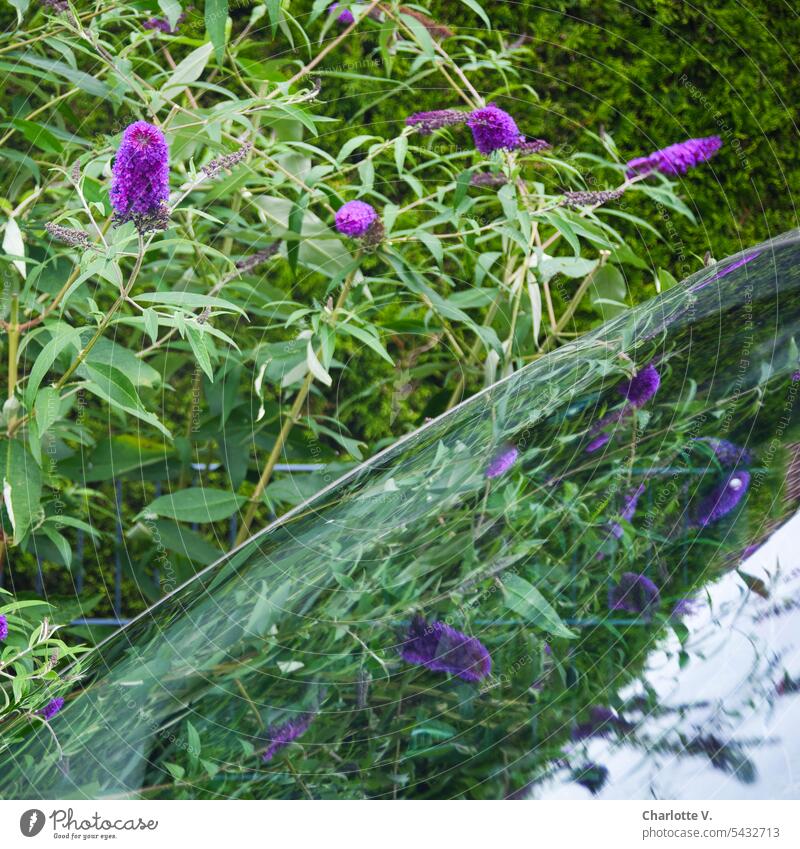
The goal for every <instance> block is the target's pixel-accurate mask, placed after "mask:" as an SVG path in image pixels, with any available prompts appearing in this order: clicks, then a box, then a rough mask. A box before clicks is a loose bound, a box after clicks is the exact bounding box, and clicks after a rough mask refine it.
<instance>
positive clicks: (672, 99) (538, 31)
mask: <svg viewBox="0 0 800 849" xmlns="http://www.w3.org/2000/svg"><path fill="white" fill-rule="evenodd" d="M548 5H550V6H551V7H552V8H550V9H546V8H543V6H542V5H541V4H538V3H528V2H521V3H485V4H484V7H485V8H486V9H487V10H489V14H490V16H491V19H492V23H493V25H494V26H495V28H496V29H497V30H498V31H499V32H501V33H508V34H511V33H513V34H514V35H527V36H530V37H531V39H532V40H531V42H530V45H529V51H526V53H527V55H526V56H524V57H523V58H522V59H521V63H520V70H521V71H522V74H521V76H522V77H523V81H524V82H527V83H529V84H530V85H532V86H533V87H534V88H535V89H536V91H537V93H538V95H539V96H540V98H541V100H540V102H538V103H533V104H532V105H530V106H528V107H527V108H526V109H525V110H521V109H520V111H521V112H522V114H521V116H520V117H521V118H522V120H521V124H523V125H524V126H525V130H526V131H527V132H528V133H529V134H531V135H542V136H544V137H546V138H548V139H550V140H551V141H553V142H554V143H568V142H569V140H570V139H572V138H574V137H575V134H576V129H577V128H580V127H585V128H587V129H592V130H595V131H596V130H597V129H598V128H599V127H601V126H602V127H605V128H606V129H607V130H608V132H610V133H611V134H612V135H613V137H614V139H615V141H616V143H617V145H618V147H619V149H620V151H621V152H622V153H623V155H625V156H629V157H633V156H637V155H639V154H643V153H647V152H649V151H650V150H653V149H655V148H658V147H663V146H665V145H668V144H671V143H673V142H676V141H679V140H681V139H684V138H688V137H692V136H705V135H711V134H718V135H720V136H721V137H722V139H723V144H724V146H723V149H722V150H721V151H720V153H719V154H718V155H717V157H716V158H715V159H714V160H713V162H712V163H710V165H709V166H705V167H704V168H703V169H702V172H697V173H695V174H692V175H690V176H689V177H688V178H687V179H686V180H685V184H684V186H685V193H686V197H687V199H688V200H690V201H691V203H692V205H693V206H694V208H695V210H696V214H697V216H698V222H699V224H700V227H699V228H694V227H692V225H691V224H690V223H689V222H686V221H681V220H678V219H675V220H674V222H673V223H674V231H671V228H667V230H668V231H671V236H670V242H671V244H669V245H667V246H664V247H663V248H660V249H659V248H656V251H657V255H656V257H655V260H656V262H657V263H658V264H660V265H663V266H664V267H666V268H670V269H671V270H673V273H674V274H675V276H676V277H681V276H682V275H683V269H681V268H680V265H681V261H680V254H681V252H683V253H685V255H686V256H687V258H688V259H687V262H688V263H689V268H688V269H687V270H693V269H694V268H696V267H697V265H696V261H694V259H693V257H694V256H698V257H702V255H703V254H704V253H705V251H707V250H710V251H711V253H712V255H713V256H714V257H715V258H717V259H720V258H722V257H724V256H727V255H728V254H731V253H733V252H735V251H737V250H740V249H741V247H744V246H747V245H750V244H752V243H755V242H760V241H762V240H763V239H766V238H768V237H770V236H774V235H776V234H778V233H780V232H783V231H785V230H789V229H791V228H793V227H797V226H798V215H797V210H796V208H795V200H794V198H793V195H792V187H794V186H797V185H799V184H800V154H799V153H798V145H797V126H796V123H795V121H794V120H793V112H794V103H795V97H794V95H793V91H794V88H795V86H796V82H797V74H798V69H797V65H796V62H795V58H796V57H795V53H794V49H793V48H792V45H796V44H797V43H798V42H800V18H798V17H797V16H796V15H789V14H786V13H785V11H784V10H782V9H781V8H780V7H779V6H776V5H775V4H774V3H771V2H769V0H744V2H737V3H729V2H727V1H726V0H717V2H712V3H709V4H689V3H674V2H655V3H641V2H640V3H634V4H628V3H621V2H614V0H599V2H598V0H578V2H571V3H565V2H559V0H552V2H551V3H550V4H548ZM430 8H431V10H432V12H433V13H434V14H435V15H436V16H437V17H438V18H439V19H441V20H445V21H449V22H453V23H457V24H458V32H459V33H460V34H465V33H467V32H468V31H469V26H470V25H474V26H477V27H480V26H482V24H481V23H480V21H479V20H478V18H477V17H476V16H475V15H473V14H471V13H470V12H469V10H468V9H467V7H466V6H465V5H464V4H463V3H461V2H458V0H442V2H432V3H431V4H430ZM505 37H506V39H507V40H512V39H513V37H514V36H513V35H506V36H505ZM393 108H396V104H393ZM415 108H419V106H418V105H417V106H416V107H415ZM525 112H527V115H525V114H524V113H525ZM709 169H710V170H709ZM650 241H652V240H650ZM681 248H682V249H683V250H681Z"/></svg>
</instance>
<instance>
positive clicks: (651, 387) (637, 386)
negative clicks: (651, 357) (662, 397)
mask: <svg viewBox="0 0 800 849" xmlns="http://www.w3.org/2000/svg"><path fill="white" fill-rule="evenodd" d="M660 385H661V375H659V373H658V372H657V371H656V367H655V366H654V365H653V364H652V363H650V364H649V365H646V366H645V367H644V368H643V369H640V370H639V372H638V373H637V374H636V376H635V377H634V378H632V379H631V380H627V381H624V382H623V383H620V385H619V386H618V387H617V392H619V393H620V394H621V395H624V396H625V398H626V399H627V401H628V403H629V404H632V405H633V406H634V407H641V406H642V405H643V404H646V403H647V402H648V401H649V400H650V399H651V398H652V397H653V396H654V395H655V394H656V392H658V387H659V386H660Z"/></svg>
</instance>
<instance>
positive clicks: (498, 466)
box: [486, 445, 519, 478]
mask: <svg viewBox="0 0 800 849" xmlns="http://www.w3.org/2000/svg"><path fill="white" fill-rule="evenodd" d="M518 457H519V451H518V450H517V447H516V445H508V446H506V447H505V448H504V449H503V450H502V451H501V452H500V453H499V454H496V455H495V456H494V458H493V459H492V461H491V462H490V463H489V465H488V466H487V467H486V477H487V478H499V477H500V475H502V474H505V473H506V472H507V471H508V470H509V469H510V468H511V467H512V466H513V465H514V463H516V462H517V458H518Z"/></svg>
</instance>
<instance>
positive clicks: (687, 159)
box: [627, 136, 722, 177]
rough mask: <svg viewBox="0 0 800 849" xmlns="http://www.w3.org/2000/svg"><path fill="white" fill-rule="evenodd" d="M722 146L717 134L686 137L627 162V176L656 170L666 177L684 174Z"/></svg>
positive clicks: (707, 158) (709, 157)
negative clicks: (702, 136)
mask: <svg viewBox="0 0 800 849" xmlns="http://www.w3.org/2000/svg"><path fill="white" fill-rule="evenodd" d="M721 147H722V139H721V138H720V137H719V136H707V137H706V138H701V139H687V140H686V141H682V142H678V143H677V144H671V145H670V146H669V147H665V148H662V149H661V150H656V151H654V152H653V153H650V154H648V155H647V156H640V157H638V158H637V159H631V160H630V161H629V162H628V171H627V173H628V177H635V176H636V175H637V174H649V173H651V172H653V171H658V172H660V173H661V174H666V175H667V176H668V177H677V176H679V175H681V174H685V173H686V172H687V171H688V170H689V169H690V168H695V167H696V166H698V165H699V164H700V163H701V162H706V161H707V160H709V159H711V157H712V156H713V155H714V154H715V153H716V152H717V151H718V150H719V149H720V148H721Z"/></svg>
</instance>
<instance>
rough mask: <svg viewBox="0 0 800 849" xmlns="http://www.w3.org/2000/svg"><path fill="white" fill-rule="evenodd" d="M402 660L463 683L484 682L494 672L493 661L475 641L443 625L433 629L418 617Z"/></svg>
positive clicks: (483, 647)
mask: <svg viewBox="0 0 800 849" xmlns="http://www.w3.org/2000/svg"><path fill="white" fill-rule="evenodd" d="M400 656H401V657H402V658H403V660H404V661H405V662H406V663H412V664H414V665H415V666H425V667H427V668H428V669H430V670H432V671H433V672H448V673H449V674H450V675H455V676H457V677H458V678H461V679H462V680H464V681H470V682H473V683H474V682H478V681H482V680H483V679H484V678H486V676H487V675H488V674H489V673H490V672H491V671H492V658H491V657H490V655H489V652H488V651H487V650H486V647H485V646H484V645H483V643H481V641H480V640H478V639H476V638H475V637H468V636H467V635H466V634H462V633H461V632H460V631H456V630H455V628H451V627H450V626H449V625H445V623H444V622H433V623H431V624H430V625H429V624H428V623H427V622H426V621H425V620H424V619H423V618H422V617H421V616H415V617H414V619H413V620H412V621H411V625H410V626H409V628H408V634H407V636H406V639H405V641H404V642H403V645H402V647H401V648H400Z"/></svg>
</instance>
